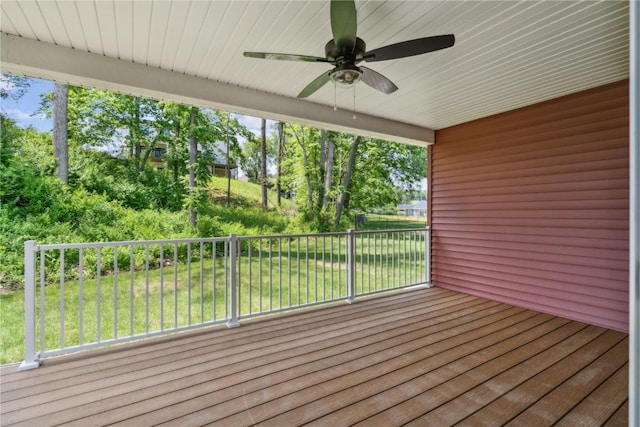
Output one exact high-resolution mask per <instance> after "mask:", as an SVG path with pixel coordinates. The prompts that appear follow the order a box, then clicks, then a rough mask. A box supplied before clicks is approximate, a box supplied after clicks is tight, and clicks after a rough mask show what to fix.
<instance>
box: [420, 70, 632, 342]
mask: <svg viewBox="0 0 640 427" xmlns="http://www.w3.org/2000/svg"><path fill="white" fill-rule="evenodd" d="M628 129H629V123H628V81H623V82H618V83H614V84H610V85H607V86H602V87H599V88H595V89H591V90H588V91H584V92H581V93H577V94H573V95H569V96H565V97H562V98H558V99H555V100H552V101H547V102H544V103H540V104H536V105H533V106H529V107H526V108H522V109H519V110H515V111H510V112H507V113H503V114H499V115H496V116H492V117H488V118H485V119H481V120H477V121H474V122H470V123H465V124H462V125H458V126H454V127H451V128H447V129H443V130H440V131H437V132H436V144H435V145H434V146H433V147H432V148H431V150H430V154H431V158H430V166H431V170H430V178H431V179H430V186H431V188H430V198H431V200H430V208H431V218H430V220H431V226H432V230H433V259H432V270H433V271H432V278H433V282H434V284H435V285H436V286H440V287H444V288H449V289H453V290H456V291H461V292H467V293H470V294H473V295H479V296H484V297H487V298H491V299H495V300H498V301H503V302H507V303H510V304H514V305H518V306H523V307H528V308H531V309H534V310H538V311H542V312H546V313H551V314H555V315H560V316H564V317H568V318H571V319H575V320H579V321H584V322H588V323H592V324H595V325H599V326H604V327H608V328H613V329H617V330H623V331H627V330H628V298H629V289H628V257H629V252H628V243H629V242H628V238H629V222H628V218H629V179H628V173H629V159H628V152H629V147H628V144H629V140H628Z"/></svg>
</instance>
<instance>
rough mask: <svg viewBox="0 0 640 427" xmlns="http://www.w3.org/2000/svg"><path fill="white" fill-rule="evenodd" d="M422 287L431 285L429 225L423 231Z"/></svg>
mask: <svg viewBox="0 0 640 427" xmlns="http://www.w3.org/2000/svg"><path fill="white" fill-rule="evenodd" d="M424 287H425V288H430V287H431V227H429V226H427V231H426V232H425V233H424Z"/></svg>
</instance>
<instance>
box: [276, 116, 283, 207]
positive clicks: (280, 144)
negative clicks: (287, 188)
mask: <svg viewBox="0 0 640 427" xmlns="http://www.w3.org/2000/svg"><path fill="white" fill-rule="evenodd" d="M283 151H284V123H282V122H278V171H277V174H278V177H277V179H276V193H277V197H278V207H280V205H281V200H280V198H281V195H280V193H282V154H283Z"/></svg>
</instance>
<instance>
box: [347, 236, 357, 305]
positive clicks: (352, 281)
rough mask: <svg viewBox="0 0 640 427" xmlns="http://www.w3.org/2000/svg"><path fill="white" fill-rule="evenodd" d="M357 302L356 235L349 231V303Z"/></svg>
mask: <svg viewBox="0 0 640 427" xmlns="http://www.w3.org/2000/svg"><path fill="white" fill-rule="evenodd" d="M355 300H356V235H355V233H354V231H353V230H351V229H349V230H348V231H347V303H348V304H353V303H354V302H355Z"/></svg>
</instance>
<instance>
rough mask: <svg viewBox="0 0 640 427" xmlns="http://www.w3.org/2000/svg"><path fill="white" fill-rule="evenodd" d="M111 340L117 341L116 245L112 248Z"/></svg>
mask: <svg viewBox="0 0 640 427" xmlns="http://www.w3.org/2000/svg"><path fill="white" fill-rule="evenodd" d="M113 339H114V340H115V339H118V245H116V246H114V247H113Z"/></svg>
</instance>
